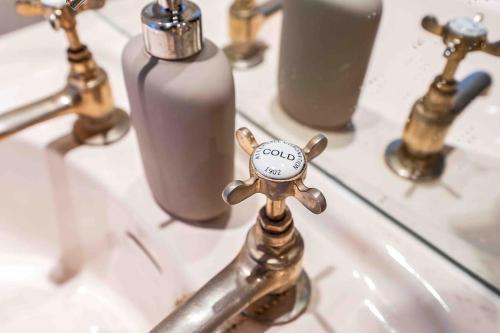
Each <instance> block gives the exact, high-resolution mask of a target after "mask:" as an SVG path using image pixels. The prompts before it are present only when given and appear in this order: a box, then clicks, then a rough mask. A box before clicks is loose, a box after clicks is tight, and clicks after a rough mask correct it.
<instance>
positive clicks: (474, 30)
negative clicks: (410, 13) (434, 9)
mask: <svg viewBox="0 0 500 333" xmlns="http://www.w3.org/2000/svg"><path fill="white" fill-rule="evenodd" d="M483 18H484V17H483V15H482V14H476V15H474V17H467V16H464V17H456V18H453V19H451V20H450V21H448V22H447V23H446V24H444V25H442V24H440V23H439V22H438V20H437V19H436V17H434V16H431V15H428V16H426V17H424V18H423V19H422V27H423V28H424V29H425V30H427V31H429V32H431V33H433V34H435V35H438V36H441V37H443V42H444V43H445V45H446V50H445V52H444V56H445V57H447V58H448V57H451V56H456V57H457V58H461V59H462V58H464V57H465V55H466V54H467V53H468V52H472V51H484V52H486V53H489V54H492V55H496V56H500V41H498V42H493V43H492V42H488V40H487V37H488V30H487V29H486V27H485V25H484V24H483V23H482V21H483Z"/></svg>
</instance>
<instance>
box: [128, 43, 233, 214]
mask: <svg viewBox="0 0 500 333" xmlns="http://www.w3.org/2000/svg"><path fill="white" fill-rule="evenodd" d="M122 63H123V72H124V75H125V83H126V86H127V92H128V96H129V101H130V107H131V113H132V123H133V126H134V128H135V130H136V132H137V138H138V141H139V148H140V151H141V155H142V161H143V165H144V171H145V174H146V178H147V181H148V183H149V186H150V188H151V191H152V193H153V196H154V198H155V199H156V201H157V203H158V204H159V205H160V206H161V207H162V208H163V209H164V210H165V211H166V212H168V213H169V214H171V215H172V216H174V217H177V218H181V219H184V220H190V221H203V220H211V219H214V218H216V217H218V216H221V215H223V214H225V213H227V212H228V210H229V208H228V205H227V204H225V203H224V201H223V200H222V197H221V193H222V190H223V189H224V187H225V186H226V185H227V184H228V183H229V182H230V181H231V180H232V179H233V168H234V138H233V135H234V126H235V125H234V121H235V95H234V81H233V76H232V71H231V67H230V65H229V63H228V61H227V60H226V57H225V55H224V54H223V53H222V51H220V50H219V49H218V48H217V47H216V46H215V45H214V44H213V43H212V42H210V41H209V40H204V48H203V50H202V51H201V53H199V54H198V55H195V56H193V57H190V58H187V59H185V60H176V61H167V60H161V59H158V58H155V57H152V56H151V55H149V54H148V53H147V52H146V51H145V49H144V42H143V37H142V36H137V37H135V38H133V39H132V40H131V41H130V42H129V43H128V44H127V46H126V47H125V50H124V52H123V56H122Z"/></svg>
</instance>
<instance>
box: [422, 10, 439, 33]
mask: <svg viewBox="0 0 500 333" xmlns="http://www.w3.org/2000/svg"><path fill="white" fill-rule="evenodd" d="M422 27H423V28H424V29H425V30H427V31H429V32H431V33H433V34H435V35H439V36H442V35H443V31H444V27H443V26H442V25H441V24H439V22H438V20H437V18H436V17H435V16H432V15H427V16H426V17H424V18H423V19H422Z"/></svg>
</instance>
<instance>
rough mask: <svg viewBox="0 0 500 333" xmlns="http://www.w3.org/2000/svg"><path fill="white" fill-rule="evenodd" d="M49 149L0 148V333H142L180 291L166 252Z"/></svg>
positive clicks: (4, 144)
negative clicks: (150, 247) (151, 248)
mask: <svg viewBox="0 0 500 333" xmlns="http://www.w3.org/2000/svg"><path fill="white" fill-rule="evenodd" d="M63 141H64V140H63ZM54 149H56V148H55V147H51V148H47V149H45V150H42V149H38V148H37V147H36V146H33V145H30V144H28V143H24V142H16V141H9V142H2V144H1V145H0V160H1V161H2V169H1V170H0V184H2V186H1V191H0V203H1V205H0V207H2V208H1V209H0V244H1V245H0V331H1V332H12V333H14V332H15V333H21V332H23V333H24V332H34V331H35V332H61V333H62V332H75V333H76V332H78V333H80V332H81V333H101V332H103V333H108V332H109V333H111V332H113V333H114V332H116V333H122V332H131V333H133V332H146V331H147V329H148V328H149V327H150V326H151V320H150V319H151V315H152V314H154V313H155V311H157V309H158V308H162V307H165V305H166V304H171V298H172V297H174V295H175V293H174V292H176V291H177V290H179V286H181V285H182V283H180V282H181V281H182V279H181V278H177V279H176V280H177V283H178V284H177V285H176V286H173V285H172V284H170V283H168V280H166V279H169V278H170V277H171V276H173V275H175V272H176V269H175V267H176V265H174V264H173V263H172V262H173V260H172V259H171V258H170V257H169V256H168V254H169V253H168V252H169V251H164V255H163V256H162V257H161V259H162V260H163V261H158V262H156V261H155V260H156V259H155V258H153V257H151V258H150V257H148V255H149V256H152V254H150V253H146V252H145V251H147V249H145V248H141V246H142V247H144V246H147V244H148V241H147V237H144V236H142V234H143V233H141V230H140V229H139V228H138V227H137V224H136V223H134V221H133V220H132V219H131V218H130V217H129V216H128V214H127V213H126V211H127V209H126V207H122V206H120V204H119V203H118V202H117V201H116V200H115V199H114V198H112V197H111V196H109V195H108V194H107V193H106V191H105V189H102V188H100V187H99V186H98V185H97V184H95V183H94V181H93V180H92V179H90V178H89V177H88V176H86V175H85V174H82V173H79V172H78V171H77V170H72V169H69V168H66V166H65V162H64V160H63V158H62V157H61V155H59V154H58V153H56V152H55V150H54ZM167 264H168V265H167ZM160 265H167V267H168V266H171V268H169V272H168V274H164V272H163V271H162V267H160ZM169 301H170V302H169ZM162 313H163V312H162ZM148 319H149V320H148Z"/></svg>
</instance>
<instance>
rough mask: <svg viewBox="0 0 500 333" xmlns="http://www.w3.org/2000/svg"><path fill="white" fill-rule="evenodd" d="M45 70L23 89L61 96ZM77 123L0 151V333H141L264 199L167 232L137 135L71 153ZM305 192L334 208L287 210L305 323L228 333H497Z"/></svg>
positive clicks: (370, 215)
mask: <svg viewBox="0 0 500 333" xmlns="http://www.w3.org/2000/svg"><path fill="white" fill-rule="evenodd" d="M131 1H132V2H134V1H135V0H130V1H115V2H110V3H109V6H108V8H113V6H120V5H121V4H123V5H126V3H128V4H129V5H130V3H131ZM115 8H116V7H115ZM116 12H117V11H116ZM99 15H100V14H95V15H86V14H82V16H81V23H80V24H81V25H82V27H85V28H89V30H85V29H84V31H86V33H85V37H86V39H90V40H91V42H92V45H93V50H94V49H95V54H96V55H97V58H98V59H103V58H104V61H103V62H102V63H103V67H105V68H106V70H107V71H108V73H109V74H110V78H111V82H112V83H113V84H114V87H113V89H114V93H115V97H116V101H117V104H118V105H122V106H124V107H125V108H126V106H127V99H126V95H125V89H124V87H123V82H122V80H121V69H120V50H121V46H123V44H125V42H126V41H127V37H126V36H125V35H123V34H121V33H118V32H117V31H116V30H114V28H112V27H111V26H109V25H108V24H107V23H105V21H104V20H101V19H102V17H101V16H99ZM45 33H49V34H50V33H51V32H50V31H42V32H40V31H39V29H38V28H35V27H34V28H28V29H25V31H24V32H23V33H22V34H20V35H16V38H14V37H12V36H10V37H9V38H7V39H1V40H0V46H2V47H5V49H13V50H19V52H26V48H27V46H26V45H28V44H27V43H22V45H19V43H18V42H17V41H18V40H19V39H20V38H24V40H32V39H35V40H42V39H43V38H42V37H44V34H45ZM100 38H101V39H102V40H99V39H100ZM16 39H17V40H16ZM108 40H113V41H114V43H106V42H105V41H108ZM46 43H47V45H45V46H44V47H47V48H48V47H49V46H50V49H52V48H53V49H54V50H56V49H57V47H58V46H57V43H56V42H55V41H53V40H52V39H50V40H48V41H47V42H46ZM54 43H55V44H56V45H53V44H54ZM89 44H90V43H89ZM111 44H112V45H111ZM16 47H17V49H16ZM61 52H62V51H61ZM2 57H3V58H2ZM0 58H1V59H3V60H5V59H7V60H9V61H11V62H14V63H15V62H16V61H15V59H14V58H13V56H12V55H10V54H7V55H0ZM39 66H40V72H39V74H40V75H41V76H40V77H35V78H34V79H31V80H30V79H28V78H29V73H30V71H31V70H32V69H31V68H29V69H23V68H19V72H20V73H19V78H18V79H17V80H18V81H17V82H19V80H21V81H22V82H25V83H26V85H27V87H28V88H30V89H31V88H33V90H34V91H35V90H36V91H37V92H38V90H37V89H35V88H37V87H36V85H37V84H38V85H41V84H42V83H43V84H44V86H48V87H52V86H55V85H57V82H54V80H55V73H52V74H54V75H52V74H51V75H48V74H47V71H49V69H50V66H49V65H46V64H44V63H43V61H41V63H40V64H39ZM62 70H64V69H62ZM62 70H61V71H62ZM58 74H61V78H63V74H62V72H61V73H59V72H58ZM23 77H24V78H25V80H22V78H23ZM29 84H31V85H33V86H28V85H29ZM8 89H10V90H8ZM28 90H29V89H28ZM0 91H11V92H12V93H11V96H10V99H9V100H8V101H5V100H3V99H2V100H0V110H4V109H5V108H7V107H8V106H12V103H13V102H14V101H15V102H16V103H22V102H27V101H28V100H29V99H30V98H31V97H33V96H26V94H25V91H21V90H20V89H14V88H13V87H12V86H11V85H10V84H9V82H7V80H0ZM9 103H10V104H9ZM0 112H1V111H0ZM72 123H73V119H72V118H71V117H67V118H60V119H56V120H53V121H50V122H46V123H44V124H41V125H39V126H36V127H33V128H30V129H28V130H26V131H24V132H23V133H20V134H19V135H17V136H15V137H13V138H11V139H9V140H7V141H3V142H0V161H1V162H2V168H0V184H1V187H0V332H16V333H17V332H22V333H24V332H33V331H38V332H76V333H79V332H82V333H83V332H86V333H87V332H90V333H110V332H111V333H114V332H134V333H139V332H147V331H148V330H149V329H151V328H152V327H153V326H154V325H155V324H156V323H158V322H159V321H160V320H161V319H163V318H164V317H165V316H166V315H167V314H168V313H169V312H170V311H172V310H173V309H174V308H175V306H176V304H178V303H180V302H182V300H184V299H185V298H186V297H188V296H189V295H190V294H191V293H193V292H195V291H196V290H197V289H198V288H199V287H200V286H202V285H203V284H204V283H205V282H207V281H208V280H209V279H210V278H211V277H212V276H214V275H215V274H216V273H217V272H219V271H220V270H221V269H222V268H223V267H224V266H225V265H227V264H228V263H229V262H230V260H231V259H233V257H234V256H235V255H236V254H237V253H238V251H239V250H240V248H241V246H242V245H243V242H244V239H245V234H246V232H247V231H248V229H249V228H250V226H251V225H252V223H254V221H255V216H256V214H257V211H258V209H259V208H260V206H261V205H263V203H264V199H263V198H262V197H261V196H254V197H252V198H251V199H249V200H247V201H245V202H244V203H241V204H239V205H237V206H234V207H233V210H232V215H231V218H230V219H229V220H228V221H218V223H214V224H210V225H193V224H188V223H184V222H182V221H178V220H175V219H173V218H171V217H170V216H168V215H167V214H166V213H164V212H163V211H161V210H160V209H159V208H158V207H157V205H156V204H155V202H154V200H153V198H152V197H151V194H150V192H149V189H148V186H147V184H146V181H145V178H144V175H143V171H142V167H141V162H140V157H139V152H138V148H137V143H136V138H135V133H134V131H131V133H130V134H129V135H127V137H126V138H125V139H123V140H122V141H120V142H118V143H116V144H113V145H111V146H106V147H88V146H78V145H76V144H75V143H74V142H73V140H72V138H71V137H70V136H69V135H68V133H70V130H71V126H72ZM237 126H238V127H240V126H246V127H249V128H251V129H252V131H253V132H254V134H255V135H256V138H257V139H258V140H259V142H263V141H265V140H269V139H270V137H269V135H268V134H266V133H264V132H263V131H262V130H259V129H258V127H257V126H255V125H253V124H252V123H251V122H249V121H247V120H246V119H245V118H244V117H243V116H241V115H240V116H238V118H237ZM282 138H283V139H288V140H291V141H292V142H294V143H297V144H299V145H301V144H305V143H306V140H304V141H303V142H302V141H301V140H298V139H297V138H293V137H288V136H286V135H283V137H282ZM332 156H333V154H332ZM319 159H321V157H319V158H318V160H319ZM323 161H324V160H323ZM236 165H237V172H236V177H237V178H238V179H246V178H247V176H248V157H247V156H246V155H245V154H244V153H242V152H241V150H240V149H238V153H237V163H236ZM306 184H308V185H310V186H311V187H313V186H314V187H317V188H319V189H321V190H322V191H323V193H324V195H325V197H326V199H327V201H328V205H329V206H328V208H327V210H326V211H325V212H324V213H323V214H322V215H319V216H314V215H312V214H311V213H310V212H309V211H307V210H306V209H305V208H303V207H302V206H301V205H300V204H298V203H297V202H295V201H294V200H293V199H291V200H289V203H290V207H291V210H292V212H293V215H294V219H295V223H296V225H297V228H298V229H299V230H300V232H301V233H302V235H303V237H304V241H305V246H306V250H305V251H306V252H305V258H304V267H305V270H306V271H307V273H308V274H309V276H310V278H311V280H312V282H313V296H312V301H311V304H310V306H309V308H308V310H307V312H306V313H305V314H304V315H303V316H301V317H300V318H299V319H298V320H296V321H294V322H292V323H290V324H288V325H285V326H277V327H272V328H266V327H262V326H259V325H257V324H256V323H253V322H251V321H250V320H248V319H246V318H243V317H239V318H235V319H234V320H233V321H231V322H230V323H228V324H227V325H226V327H225V328H224V329H222V331H225V332H230V331H231V327H232V326H231V325H234V328H235V329H233V332H243V333H258V332H264V331H265V332H315V333H321V332H325V333H331V332H335V333H359V332H363V333H365V332H366V333H379V332H387V333H395V332H404V333H408V332H409V333H412V332H416V333H417V332H418V333H421V332H426V333H427V332H429V333H433V332H436V333H443V332H453V333H469V332H484V333H498V327H500V301H499V299H498V296H497V295H496V294H494V293H493V292H492V291H490V290H488V289H486V288H485V287H484V286H483V285H481V284H479V283H478V282H477V281H476V280H474V279H472V278H471V277H470V276H467V275H465V274H464V273H463V271H462V270H460V269H458V268H457V267H456V266H455V265H453V264H452V263H450V261H448V260H447V259H445V258H444V257H443V256H440V255H437V254H436V252H435V251H433V250H432V249H430V248H429V247H427V246H426V245H425V244H423V243H421V242H420V241H419V240H418V239H416V238H415V237H414V236H412V235H410V234H409V233H407V232H405V231H404V230H402V229H401V228H400V227H398V226H397V225H395V224H393V223H390V221H389V220H388V218H387V216H385V215H384V214H381V213H380V212H379V211H377V210H375V209H373V207H372V206H369V205H367V204H366V202H365V201H363V199H362V198H360V197H358V196H357V195H355V194H354V193H352V192H350V191H349V190H347V189H346V188H345V187H342V186H340V185H339V184H338V183H336V182H333V181H331V179H330V178H328V177H327V176H325V174H324V173H322V172H320V170H319V169H318V168H317V167H314V166H313V167H311V168H310V169H309V170H308V179H307V180H306Z"/></svg>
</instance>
